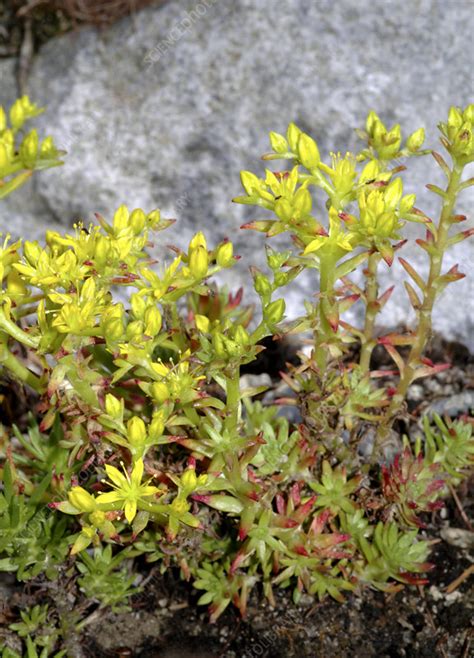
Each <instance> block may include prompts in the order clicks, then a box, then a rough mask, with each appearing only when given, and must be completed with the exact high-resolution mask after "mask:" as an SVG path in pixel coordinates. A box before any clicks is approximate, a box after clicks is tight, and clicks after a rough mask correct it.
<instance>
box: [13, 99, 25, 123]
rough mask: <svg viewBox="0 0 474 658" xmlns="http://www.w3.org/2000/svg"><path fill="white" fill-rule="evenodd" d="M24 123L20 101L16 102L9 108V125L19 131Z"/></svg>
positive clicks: (23, 112) (23, 113)
mask: <svg viewBox="0 0 474 658" xmlns="http://www.w3.org/2000/svg"><path fill="white" fill-rule="evenodd" d="M24 122H25V111H24V110H23V107H22V104H21V99H18V100H16V101H15V102H14V103H13V105H12V107H11V108H10V123H11V125H12V126H13V128H14V129H15V130H19V129H20V128H21V127H22V126H23V123H24Z"/></svg>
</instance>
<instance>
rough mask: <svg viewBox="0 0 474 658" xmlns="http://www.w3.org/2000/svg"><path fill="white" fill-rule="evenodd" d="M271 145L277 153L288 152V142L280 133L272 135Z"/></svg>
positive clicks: (272, 133)
mask: <svg viewBox="0 0 474 658" xmlns="http://www.w3.org/2000/svg"><path fill="white" fill-rule="evenodd" d="M270 144H271V147H272V149H273V150H274V151H275V153H286V152H287V151H288V142H287V141H286V139H285V138H284V137H283V135H280V134H279V133H275V132H273V131H272V132H271V133H270Z"/></svg>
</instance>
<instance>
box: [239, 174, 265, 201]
mask: <svg viewBox="0 0 474 658" xmlns="http://www.w3.org/2000/svg"><path fill="white" fill-rule="evenodd" d="M240 181H241V183H242V187H243V188H244V190H245V191H246V192H247V194H248V195H249V196H252V195H253V194H255V193H257V192H258V189H259V187H260V180H259V178H258V177H257V176H255V174H253V173H252V172H251V171H241V172H240Z"/></svg>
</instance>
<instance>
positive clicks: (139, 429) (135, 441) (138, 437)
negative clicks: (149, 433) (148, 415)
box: [127, 416, 146, 447]
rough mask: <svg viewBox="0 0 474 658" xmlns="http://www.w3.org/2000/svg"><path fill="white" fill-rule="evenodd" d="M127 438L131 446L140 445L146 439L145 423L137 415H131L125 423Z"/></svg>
mask: <svg viewBox="0 0 474 658" xmlns="http://www.w3.org/2000/svg"><path fill="white" fill-rule="evenodd" d="M127 435H128V440H129V441H130V443H131V444H132V445H133V446H137V447H138V446H142V445H143V444H144V443H145V441H146V427H145V423H144V422H143V420H142V419H141V418H139V417H138V416H133V417H132V418H130V420H129V421H128V423H127Z"/></svg>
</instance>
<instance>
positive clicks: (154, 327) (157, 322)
mask: <svg viewBox="0 0 474 658" xmlns="http://www.w3.org/2000/svg"><path fill="white" fill-rule="evenodd" d="M161 324H162V318H161V313H160V311H159V310H158V308H157V307H156V306H150V307H149V308H147V310H146V311H145V334H146V335H147V336H152V337H154V336H156V335H157V334H158V333H159V332H160V329H161Z"/></svg>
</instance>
